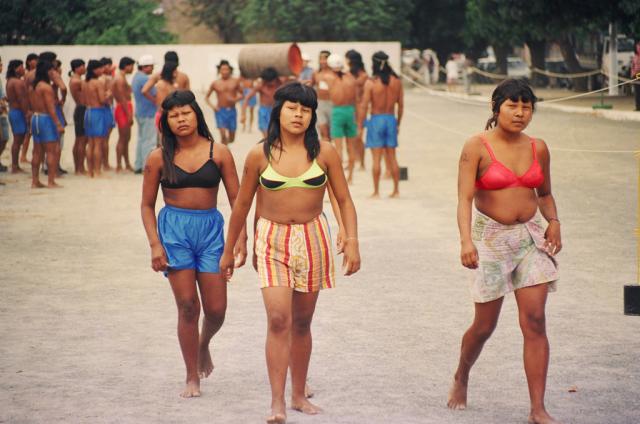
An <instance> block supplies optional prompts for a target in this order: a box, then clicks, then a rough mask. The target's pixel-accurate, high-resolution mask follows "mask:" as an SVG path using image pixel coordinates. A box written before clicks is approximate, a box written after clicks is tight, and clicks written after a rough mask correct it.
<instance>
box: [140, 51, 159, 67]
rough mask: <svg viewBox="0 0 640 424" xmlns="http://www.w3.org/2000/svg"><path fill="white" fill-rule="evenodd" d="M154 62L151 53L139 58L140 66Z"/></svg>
mask: <svg viewBox="0 0 640 424" xmlns="http://www.w3.org/2000/svg"><path fill="white" fill-rule="evenodd" d="M154 64H155V63H154V61H153V56H151V55H150V54H145V55H142V56H140V58H139V59H138V66H149V65H154Z"/></svg>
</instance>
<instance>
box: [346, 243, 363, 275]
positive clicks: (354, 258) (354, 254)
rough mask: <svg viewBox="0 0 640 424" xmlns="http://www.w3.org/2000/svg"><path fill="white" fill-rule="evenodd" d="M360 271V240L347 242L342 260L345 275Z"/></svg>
mask: <svg viewBox="0 0 640 424" xmlns="http://www.w3.org/2000/svg"><path fill="white" fill-rule="evenodd" d="M359 269H360V249H359V248H358V240H354V239H350V240H345V243H344V257H343V259H342V271H343V272H344V275H351V274H355V273H356V272H358V270H359Z"/></svg>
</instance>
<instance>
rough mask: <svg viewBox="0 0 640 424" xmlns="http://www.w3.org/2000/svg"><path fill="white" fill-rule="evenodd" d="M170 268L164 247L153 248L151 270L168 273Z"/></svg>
mask: <svg viewBox="0 0 640 424" xmlns="http://www.w3.org/2000/svg"><path fill="white" fill-rule="evenodd" d="M168 266H169V261H167V253H166V252H165V251H164V248H163V247H162V245H161V244H156V245H153V246H151V268H153V270H154V271H155V272H158V271H166V270H167V267H168Z"/></svg>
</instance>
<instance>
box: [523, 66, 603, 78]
mask: <svg viewBox="0 0 640 424" xmlns="http://www.w3.org/2000/svg"><path fill="white" fill-rule="evenodd" d="M530 69H531V72H535V73H537V74H542V75H546V76H548V77H554V78H584V77H590V76H592V75H598V74H600V73H602V72H601V70H600V69H595V70H593V71H587V72H577V73H575V74H561V73H558V72H552V71H547V70H545V69H540V68H536V67H531V68H530Z"/></svg>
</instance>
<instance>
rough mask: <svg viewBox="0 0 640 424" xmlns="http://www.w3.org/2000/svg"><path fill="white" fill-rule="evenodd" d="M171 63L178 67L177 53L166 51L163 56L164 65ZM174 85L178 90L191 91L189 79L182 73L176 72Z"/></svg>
mask: <svg viewBox="0 0 640 424" xmlns="http://www.w3.org/2000/svg"><path fill="white" fill-rule="evenodd" d="M167 62H173V63H175V64H176V67H177V66H180V61H179V59H178V53H176V52H174V51H168V52H166V53H165V54H164V63H167ZM176 84H177V86H178V89H179V90H191V83H190V82H189V77H188V76H187V74H185V73H184V72H180V71H178V73H177V75H176Z"/></svg>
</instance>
